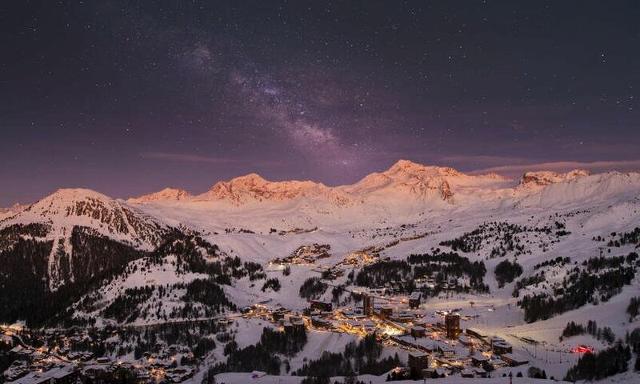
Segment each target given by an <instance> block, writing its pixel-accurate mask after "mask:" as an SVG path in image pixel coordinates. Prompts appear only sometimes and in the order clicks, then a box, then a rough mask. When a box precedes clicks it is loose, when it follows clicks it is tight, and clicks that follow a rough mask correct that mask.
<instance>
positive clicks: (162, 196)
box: [127, 188, 192, 203]
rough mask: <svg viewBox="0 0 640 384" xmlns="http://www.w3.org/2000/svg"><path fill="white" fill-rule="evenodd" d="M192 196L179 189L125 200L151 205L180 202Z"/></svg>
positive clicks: (168, 189)
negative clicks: (158, 202)
mask: <svg viewBox="0 0 640 384" xmlns="http://www.w3.org/2000/svg"><path fill="white" fill-rule="evenodd" d="M191 197H192V196H191V194H190V193H189V192H187V191H185V190H184V189H180V188H165V189H163V190H161V191H158V192H154V193H149V194H147V195H142V196H138V197H132V198H130V199H129V200H127V201H128V202H130V203H151V202H155V201H181V200H188V199H190V198H191Z"/></svg>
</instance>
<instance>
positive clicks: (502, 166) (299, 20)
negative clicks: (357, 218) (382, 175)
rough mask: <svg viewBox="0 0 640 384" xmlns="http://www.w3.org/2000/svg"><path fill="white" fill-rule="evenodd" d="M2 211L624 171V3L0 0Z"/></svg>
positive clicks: (634, 143)
mask: <svg viewBox="0 0 640 384" xmlns="http://www.w3.org/2000/svg"><path fill="white" fill-rule="evenodd" d="M0 19H1V20H2V22H1V23H0V134H1V135H0V206H3V205H5V206H6V205H9V204H11V203H13V202H29V201H33V200H35V199H38V198H40V197H42V196H44V195H46V194H48V193H50V192H52V191H53V190H55V189H57V188H60V187H88V188H92V189H96V190H99V191H101V192H103V193H106V194H108V195H111V196H114V197H128V196H132V195H137V194H141V193H148V192H151V191H155V190H158V189H161V188H163V187H166V186H176V187H182V188H186V189H187V190H190V191H191V192H194V193H201V192H204V191H205V190H206V189H207V188H208V187H209V186H210V185H212V184H213V183H215V182H216V181H218V180H221V179H227V178H231V177H234V176H238V175H242V174H245V173H249V172H257V173H260V174H261V175H263V176H264V177H266V178H268V179H273V180H281V179H314V180H318V181H322V182H324V183H326V184H329V185H335V184H341V183H351V182H355V181H356V180H358V179H359V178H360V177H362V176H364V175H365V174H367V173H369V172H372V171H376V170H382V169H385V168H387V167H388V166H390V165H391V164H392V163H394V162H395V161H396V160H398V159H401V158H402V159H410V160H414V161H417V162H421V163H426V164H434V165H445V166H452V167H455V168H458V169H460V170H462V171H466V172H484V171H488V170H495V171H498V172H500V173H503V174H506V175H511V176H516V175H518V174H520V173H521V172H523V171H524V170H527V169H535V168H545V169H553V170H564V169H569V168H575V167H583V168H589V169H591V170H594V171H601V170H608V169H619V170H623V171H624V170H637V169H640V151H638V149H639V148H640V124H639V121H640V106H639V105H638V99H639V98H640V94H639V92H638V91H639V90H640V70H638V68H640V23H639V22H638V20H640V2H638V1H622V0H620V1H604V0H603V1H569V0H567V1H514V0H505V1H491V0H487V1H481V0H466V1H456V0H446V1H445V0H443V1H375V0H363V1H312V2H308V1H300V0H296V1H281V2H278V1H265V0H261V1H237V0H236V1H196V0H193V1H177V0H172V1H139V2H131V1H111V0H101V1H53V0H43V1H26V0H25V1H6V2H2V4H1V5H0Z"/></svg>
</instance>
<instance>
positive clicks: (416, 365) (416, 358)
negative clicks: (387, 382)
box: [408, 352, 429, 372]
mask: <svg viewBox="0 0 640 384" xmlns="http://www.w3.org/2000/svg"><path fill="white" fill-rule="evenodd" d="M408 362H409V368H411V370H412V371H415V372H422V370H423V369H427V368H429V355H427V354H426V353H423V352H410V353H409V359H408Z"/></svg>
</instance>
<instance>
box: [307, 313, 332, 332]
mask: <svg viewBox="0 0 640 384" xmlns="http://www.w3.org/2000/svg"><path fill="white" fill-rule="evenodd" d="M311 325H313V326H314V327H316V328H322V329H331V328H333V324H332V323H331V321H329V320H327V319H323V318H322V317H320V316H313V317H312V318H311Z"/></svg>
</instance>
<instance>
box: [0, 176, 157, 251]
mask: <svg viewBox="0 0 640 384" xmlns="http://www.w3.org/2000/svg"><path fill="white" fill-rule="evenodd" d="M17 223H21V224H29V223H43V224H47V225H49V226H50V227H51V229H52V231H51V236H52V237H55V238H68V237H69V236H70V235H71V232H72V230H73V228H74V227H76V226H82V227H87V228H91V229H92V230H95V231H96V232H97V233H100V234H102V235H105V236H108V237H111V238H112V239H115V240H118V241H123V242H128V243H130V244H135V245H136V246H138V247H141V248H146V249H150V248H152V247H153V245H154V244H155V243H156V242H157V241H159V238H160V234H161V232H162V230H163V228H164V225H162V224H160V223H159V222H158V221H156V220H154V219H152V218H150V217H148V216H147V215H145V214H143V213H141V212H138V211H137V210H134V209H132V208H130V207H129V206H127V205H125V204H124V203H122V202H120V201H117V200H114V199H112V198H110V197H108V196H106V195H104V194H102V193H99V192H96V191H93V190H90V189H83V188H74V189H59V190H57V191H55V192H54V193H52V194H51V195H49V196H47V197H45V198H43V199H41V200H39V201H37V202H36V203H34V204H32V205H30V206H29V207H28V208H26V209H24V210H23V211H22V212H20V213H18V214H16V215H14V216H13V217H11V218H9V219H7V220H5V221H4V222H3V223H2V224H3V226H4V225H11V224H17Z"/></svg>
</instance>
